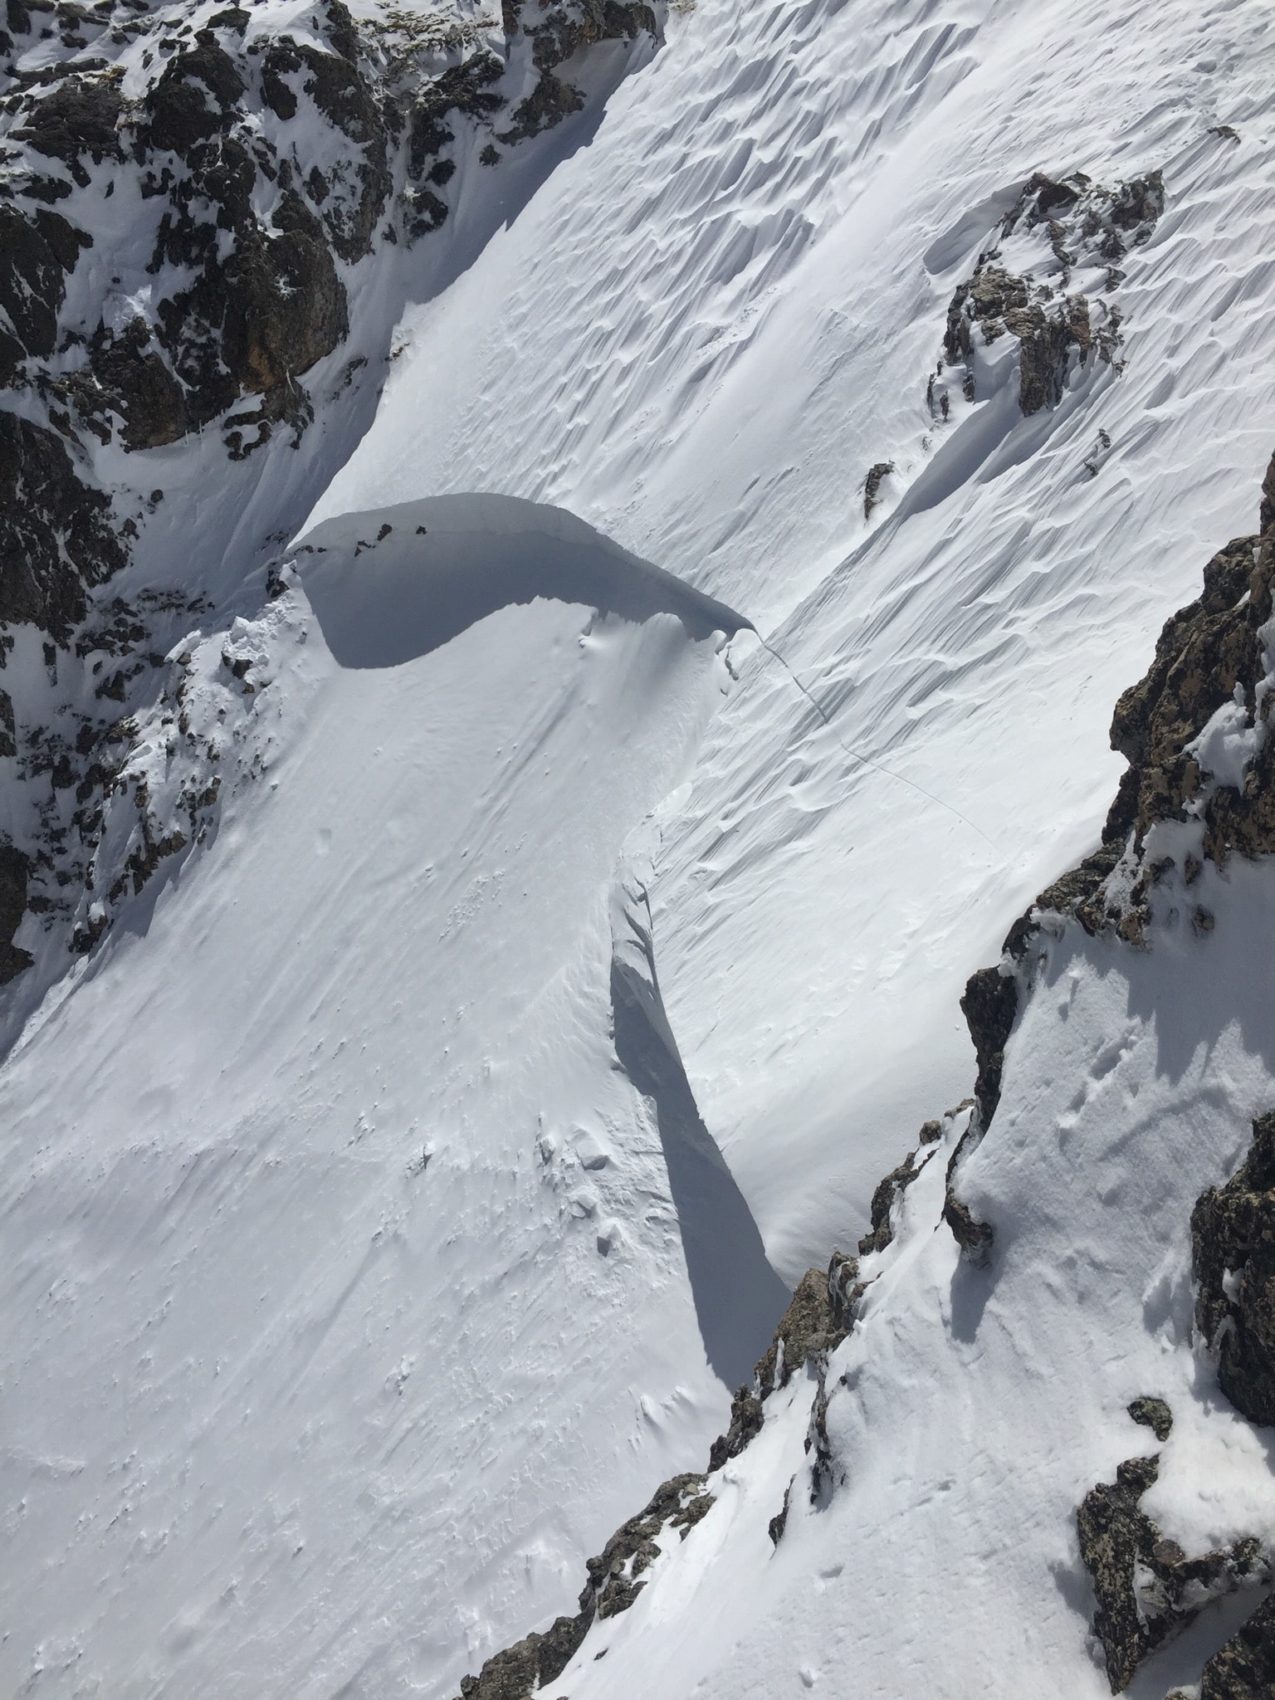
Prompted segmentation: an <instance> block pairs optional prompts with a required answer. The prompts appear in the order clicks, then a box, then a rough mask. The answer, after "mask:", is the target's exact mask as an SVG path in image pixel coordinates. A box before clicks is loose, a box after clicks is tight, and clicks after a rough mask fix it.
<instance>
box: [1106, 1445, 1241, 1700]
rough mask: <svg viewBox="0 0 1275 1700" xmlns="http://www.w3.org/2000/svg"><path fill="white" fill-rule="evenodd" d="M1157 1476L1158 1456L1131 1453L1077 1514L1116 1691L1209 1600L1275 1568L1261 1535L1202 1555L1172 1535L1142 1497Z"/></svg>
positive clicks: (1114, 1690) (1109, 1670) (1108, 1674)
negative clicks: (1188, 1550) (1191, 1552)
mask: <svg viewBox="0 0 1275 1700" xmlns="http://www.w3.org/2000/svg"><path fill="white" fill-rule="evenodd" d="M1158 1475H1159V1461H1158V1458H1157V1457H1155V1456H1152V1457H1149V1458H1130V1459H1127V1460H1126V1461H1125V1462H1124V1463H1123V1464H1121V1465H1119V1467H1118V1468H1117V1470H1116V1479H1115V1481H1114V1482H1104V1483H1102V1484H1101V1485H1100V1486H1098V1487H1095V1488H1092V1489H1090V1491H1089V1493H1087V1494H1086V1495H1085V1498H1084V1502H1083V1504H1082V1505H1081V1507H1080V1510H1079V1511H1078V1512H1077V1514H1076V1529H1077V1533H1078V1535H1079V1539H1080V1556H1081V1558H1082V1559H1083V1561H1084V1565H1085V1569H1086V1570H1087V1571H1088V1573H1089V1578H1090V1581H1091V1583H1092V1585H1093V1591H1094V1595H1095V1598H1096V1600H1097V1609H1096V1611H1095V1612H1094V1618H1093V1631H1094V1634H1095V1636H1096V1637H1097V1639H1098V1641H1099V1643H1100V1644H1101V1646H1102V1650H1103V1656H1104V1660H1105V1663H1106V1668H1107V1678H1108V1680H1109V1682H1110V1684H1111V1692H1112V1693H1113V1694H1119V1693H1121V1692H1122V1691H1123V1690H1124V1689H1125V1688H1127V1687H1128V1685H1129V1683H1130V1682H1131V1681H1132V1679H1133V1676H1134V1674H1135V1672H1136V1671H1137V1669H1138V1666H1139V1665H1140V1664H1141V1663H1142V1661H1143V1660H1144V1659H1145V1658H1146V1657H1147V1655H1148V1654H1149V1653H1151V1652H1153V1651H1154V1650H1155V1648H1157V1647H1159V1646H1162V1645H1163V1643H1164V1642H1166V1641H1168V1640H1169V1639H1170V1638H1171V1637H1172V1636H1174V1635H1176V1634H1177V1633H1178V1632H1179V1631H1180V1630H1182V1629H1183V1628H1185V1627H1186V1625H1187V1624H1188V1623H1189V1622H1190V1621H1191V1620H1192V1618H1194V1617H1195V1616H1196V1614H1197V1613H1198V1612H1199V1611H1200V1610H1201V1609H1202V1608H1203V1607H1204V1606H1205V1605H1207V1604H1208V1603H1209V1602H1210V1601H1211V1600H1214V1599H1217V1598H1218V1597H1219V1596H1220V1595H1222V1594H1227V1593H1232V1592H1234V1590H1235V1589H1236V1588H1240V1587H1256V1586H1258V1585H1259V1584H1260V1583H1262V1582H1264V1581H1266V1580H1267V1579H1268V1578H1269V1575H1270V1566H1269V1564H1268V1562H1267V1560H1266V1559H1265V1557H1264V1555H1263V1553H1262V1550H1261V1547H1260V1545H1259V1543H1258V1542H1257V1541H1256V1540H1253V1539H1245V1540H1239V1541H1236V1542H1235V1543H1234V1544H1233V1545H1232V1546H1230V1547H1227V1548H1221V1549H1217V1550H1215V1551H1212V1552H1207V1553H1204V1554H1202V1555H1200V1556H1199V1557H1196V1558H1188V1557H1187V1555H1186V1554H1185V1553H1184V1552H1183V1550H1182V1548H1181V1547H1180V1546H1179V1545H1178V1544H1177V1542H1176V1541H1172V1540H1167V1539H1166V1538H1165V1537H1164V1536H1163V1534H1162V1533H1161V1531H1160V1530H1159V1529H1158V1528H1157V1526H1156V1525H1155V1524H1154V1523H1153V1522H1152V1521H1151V1519H1150V1518H1149V1517H1148V1516H1147V1514H1146V1512H1145V1511H1143V1509H1142V1507H1141V1505H1140V1503H1139V1502H1140V1500H1141V1498H1142V1496H1143V1494H1144V1493H1145V1492H1146V1491H1147V1489H1148V1488H1149V1487H1150V1486H1151V1485H1152V1483H1153V1482H1154V1481H1155V1480H1156V1478H1157V1476H1158Z"/></svg>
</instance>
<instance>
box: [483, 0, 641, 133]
mask: <svg viewBox="0 0 1275 1700" xmlns="http://www.w3.org/2000/svg"><path fill="white" fill-rule="evenodd" d="M515 11H517V12H521V8H519V7H516V6H514V5H512V4H511V5H510V7H509V8H507V11H506V33H507V34H513V31H512V30H511V29H510V28H509V24H510V22H511V21H513V20H512V18H511V16H510V14H511V13H513V12H515ZM534 15H535V17H536V22H535V23H534V24H529V23H527V22H526V19H525V16H521V17H520V18H519V21H520V22H521V26H522V28H523V30H524V32H525V33H526V34H527V35H528V36H529V37H530V38H531V41H532V54H533V58H534V60H535V64H536V68H537V70H538V71H539V72H540V80H539V82H538V83H537V84H536V87H535V88H534V89H533V90H532V92H531V93H530V94H529V95H528V96H527V97H526V99H525V100H523V101H522V102H521V103H520V104H519V105H518V106H517V107H515V109H514V111H513V114H512V118H511V122H510V124H509V126H508V128H507V129H505V130H502V131H501V132H500V135H499V139H500V140H501V141H502V142H509V143H513V142H519V141H524V140H526V139H528V138H529V137H531V136H535V135H538V134H539V133H540V132H541V131H542V130H547V129H550V128H551V127H552V126H553V125H555V124H559V123H561V121H562V120H563V119H564V118H569V117H570V116H571V114H572V113H574V112H578V111H579V110H580V108H581V107H582V106H583V104H584V97H583V95H582V94H581V92H580V90H579V89H578V88H576V87H575V86H574V84H572V83H570V82H568V81H566V80H565V79H564V78H561V77H558V76H556V75H555V72H556V70H557V68H558V67H559V66H561V65H563V64H565V63H566V61H568V60H569V59H572V58H574V57H575V55H576V54H578V53H581V52H583V51H584V49H585V48H587V47H592V46H594V45H596V44H597V43H598V42H601V41H634V40H636V38H637V37H638V36H639V35H641V34H643V33H644V32H645V33H646V34H648V35H651V36H654V37H656V38H657V39H658V36H659V23H658V20H657V18H656V16H655V13H654V12H653V11H652V9H651V7H650V6H648V5H645V4H643V3H642V0H578V3H577V4H576V5H573V6H569V7H568V6H563V5H542V7H541V8H540V9H539V10H538V11H537V12H536V13H535V14H534Z"/></svg>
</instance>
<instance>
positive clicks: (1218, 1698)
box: [1169, 1598, 1275, 1700]
mask: <svg viewBox="0 0 1275 1700" xmlns="http://www.w3.org/2000/svg"><path fill="white" fill-rule="evenodd" d="M1272 1694H1275V1598H1271V1599H1269V1600H1267V1601H1266V1602H1265V1603H1264V1604H1263V1605H1260V1606H1258V1608H1257V1610H1256V1611H1255V1612H1254V1613H1253V1615H1252V1617H1250V1618H1249V1619H1248V1620H1247V1621H1246V1622H1245V1623H1243V1624H1242V1625H1241V1626H1240V1628H1239V1629H1238V1630H1237V1631H1236V1633H1235V1634H1234V1635H1232V1637H1231V1639H1230V1640H1229V1641H1228V1642H1227V1643H1226V1645H1225V1646H1224V1647H1221V1648H1220V1649H1219V1650H1218V1651H1217V1652H1216V1653H1214V1655H1213V1657H1212V1658H1211V1659H1210V1660H1209V1662H1208V1664H1206V1665H1205V1667H1204V1676H1203V1680H1202V1682H1201V1685H1200V1700H1269V1696H1270V1695H1272ZM1169 1700H1173V1697H1172V1696H1170V1697H1169Z"/></svg>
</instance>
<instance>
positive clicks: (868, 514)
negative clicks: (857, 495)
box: [863, 460, 894, 519]
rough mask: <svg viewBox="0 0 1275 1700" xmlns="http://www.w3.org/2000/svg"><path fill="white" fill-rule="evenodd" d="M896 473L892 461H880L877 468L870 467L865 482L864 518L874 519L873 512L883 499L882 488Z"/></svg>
mask: <svg viewBox="0 0 1275 1700" xmlns="http://www.w3.org/2000/svg"><path fill="white" fill-rule="evenodd" d="M893 471H894V462H893V461H892V460H879V461H878V462H877V463H876V465H875V466H872V467H869V469H868V476H867V477H866V478H865V479H864V481H863V517H864V519H871V518H872V510H873V509H874V508H875V507H876V505H877V503H878V501H880V499H881V486H882V485H883V484H884V483H885V481H886V479H887V478H889V477H890V475H891V474H892V473H893Z"/></svg>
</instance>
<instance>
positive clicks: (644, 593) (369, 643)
mask: <svg viewBox="0 0 1275 1700" xmlns="http://www.w3.org/2000/svg"><path fill="white" fill-rule="evenodd" d="M291 556H292V559H293V561H294V563H295V564H296V566H297V567H298V569H299V571H300V575H301V583H302V586H303V588H304V590H305V592H306V595H307V596H308V598H309V601H310V604H311V607H312V608H313V609H314V613H315V617H316V618H317V619H318V622H319V626H320V628H321V630H322V632H323V636H324V639H325V641H326V642H327V645H328V648H329V649H330V650H331V652H332V655H333V657H334V658H335V660H336V661H337V663H338V664H339V665H340V666H342V667H349V668H376V667H393V666H399V665H402V664H403V663H404V662H407V661H413V660H416V659H418V658H419V657H420V656H423V655H428V654H429V653H431V651H433V650H435V649H439V648H441V647H442V646H443V645H444V644H445V643H449V642H450V641H451V640H452V639H453V638H455V637H459V636H460V634H461V633H462V632H464V631H466V630H468V628H469V627H470V626H472V625H475V624H476V623H477V622H478V621H479V620H481V619H485V618H486V617H487V615H489V614H494V613H496V612H497V611H498V610H500V609H501V608H506V607H509V606H511V605H513V604H525V603H529V602H532V601H534V600H536V599H537V598H541V597H543V598H549V599H552V600H556V601H561V602H570V603H579V604H581V605H582V606H584V607H589V608H596V609H597V610H598V611H599V612H600V613H614V614H619V615H621V616H622V617H624V618H625V619H629V620H634V621H643V620H648V619H650V618H651V617H652V616H653V615H655V614H660V613H668V614H674V615H676V616H677V618H678V619H680V620H681V622H682V624H683V625H684V626H685V628H686V630H687V632H688V634H689V635H690V636H691V637H692V638H696V639H700V638H706V637H708V636H710V635H711V634H712V633H713V632H724V633H725V634H726V635H727V636H734V634H735V633H736V632H739V631H753V630H755V628H754V626H753V624H752V621H751V620H748V619H747V618H745V616H743V615H742V614H739V613H737V612H736V610H735V609H733V608H731V607H729V606H728V605H727V604H726V603H724V602H719V601H717V600H716V599H715V598H713V597H711V596H706V595H704V593H703V592H702V591H699V590H696V589H695V587H694V586H693V585H689V584H687V583H685V582H684V581H683V580H682V579H680V578H678V577H676V576H675V575H674V574H673V573H670V572H667V571H665V569H664V568H662V567H657V566H655V565H654V564H653V563H651V562H649V561H644V560H642V559H641V558H640V557H639V556H637V555H634V554H632V553H631V552H630V551H629V550H627V549H624V548H622V547H621V546H620V545H619V544H617V543H615V542H613V541H612V540H611V539H610V538H608V537H606V536H604V535H603V533H601V532H600V531H597V530H595V529H594V527H593V526H591V525H588V524H587V523H586V522H585V521H584V520H582V519H580V518H578V517H577V516H576V515H575V514H573V513H571V512H569V511H568V510H567V509H565V508H557V507H553V506H551V505H549V504H547V503H542V502H530V501H525V500H523V499H522V498H520V497H516V496H500V495H491V494H484V493H469V494H453V495H446V496H427V497H423V498H420V499H419V500H417V501H413V502H399V503H395V504H394V505H392V506H390V507H385V508H373V509H367V510H364V511H361V512H356V513H348V514H342V515H339V516H337V517H335V518H333V519H328V520H325V521H323V522H322V523H321V524H320V525H318V526H316V527H315V528H314V529H313V530H312V531H310V532H308V533H307V534H306V535H305V536H304V537H303V538H302V539H301V540H300V541H299V542H298V543H296V544H294V545H293V548H292V550H291Z"/></svg>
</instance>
